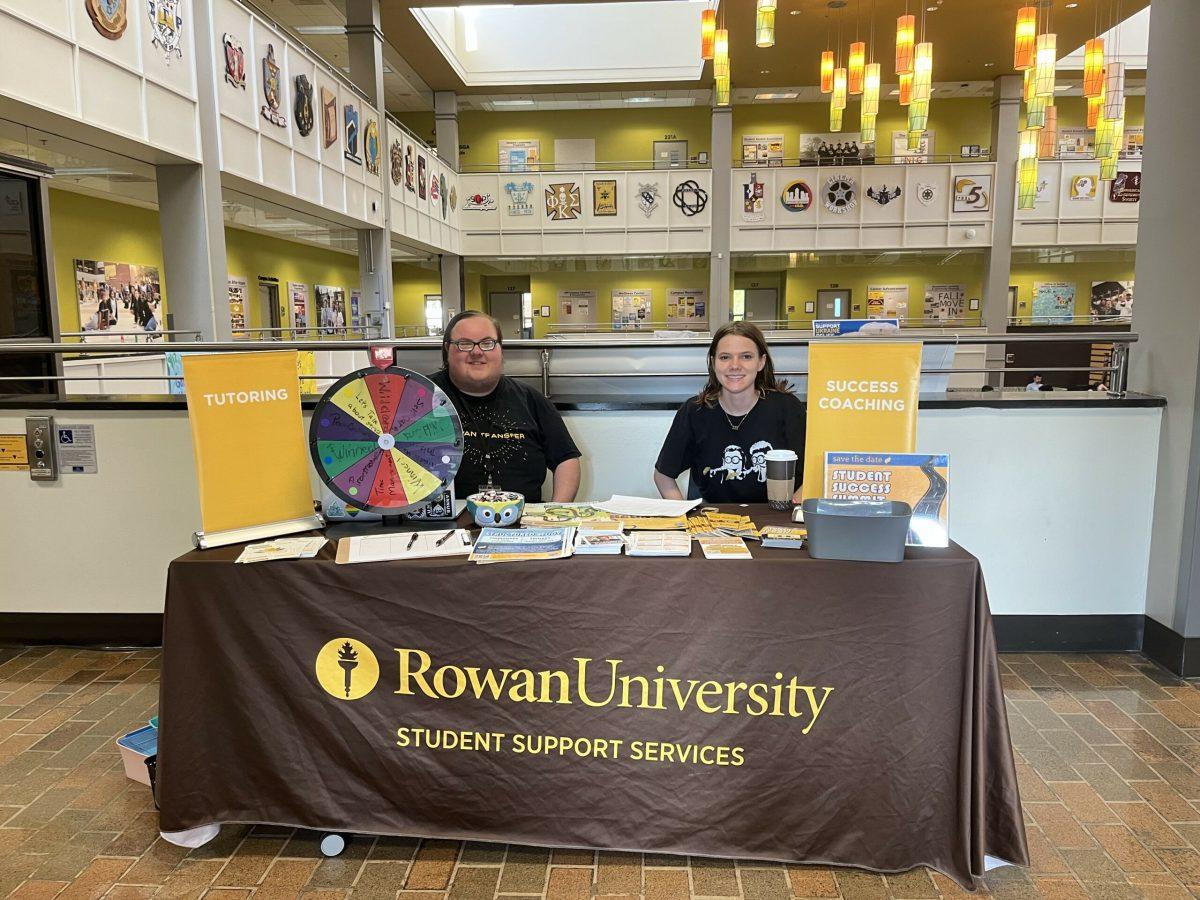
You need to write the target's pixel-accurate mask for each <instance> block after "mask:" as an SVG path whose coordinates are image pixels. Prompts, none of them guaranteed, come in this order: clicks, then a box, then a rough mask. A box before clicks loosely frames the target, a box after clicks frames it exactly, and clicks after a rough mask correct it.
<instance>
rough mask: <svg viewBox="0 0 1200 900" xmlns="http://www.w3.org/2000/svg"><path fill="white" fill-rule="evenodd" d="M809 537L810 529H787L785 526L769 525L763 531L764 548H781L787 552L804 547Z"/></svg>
mask: <svg viewBox="0 0 1200 900" xmlns="http://www.w3.org/2000/svg"><path fill="white" fill-rule="evenodd" d="M806 537H808V529H805V528H786V527H784V526H783V525H768V526H766V527H765V528H763V530H762V545H763V546H764V547H781V548H784V549H787V550H799V549H800V548H801V547H803V546H804V539H805V538H806Z"/></svg>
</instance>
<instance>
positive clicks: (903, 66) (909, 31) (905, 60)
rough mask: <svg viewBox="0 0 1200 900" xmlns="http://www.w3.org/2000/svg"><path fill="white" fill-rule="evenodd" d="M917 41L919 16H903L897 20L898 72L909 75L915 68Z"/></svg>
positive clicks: (898, 73)
mask: <svg viewBox="0 0 1200 900" xmlns="http://www.w3.org/2000/svg"><path fill="white" fill-rule="evenodd" d="M916 41H917V17H916V16H901V17H900V18H898V19H897V20H896V74H897V75H908V74H910V73H911V72H912V70H913V50H914V48H915V47H916Z"/></svg>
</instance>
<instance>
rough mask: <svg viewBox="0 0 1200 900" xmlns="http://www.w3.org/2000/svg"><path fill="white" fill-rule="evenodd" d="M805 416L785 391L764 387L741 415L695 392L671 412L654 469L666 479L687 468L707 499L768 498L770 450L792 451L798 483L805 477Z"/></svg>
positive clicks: (740, 500) (755, 500) (741, 500)
mask: <svg viewBox="0 0 1200 900" xmlns="http://www.w3.org/2000/svg"><path fill="white" fill-rule="evenodd" d="M804 415H805V410H804V404H802V403H801V402H800V401H799V400H798V399H796V396H795V395H794V394H788V393H785V392H783V391H767V395H766V397H764V398H761V399H760V400H759V401H758V402H757V403H756V404H754V408H753V409H751V410H750V412H749V413H748V414H747V415H746V418H745V419H740V417H739V416H726V414H725V410H723V409H722V408H721V405H720V403H716V404H714V405H713V406H711V407H710V406H705V405H704V404H703V403H701V402H700V401H699V400H697V399H696V398H695V397H693V398H692V399H690V400H688V401H686V402H685V403H684V404H683V406H681V407H679V411H678V412H677V413H675V421H673V422H672V423H671V430H670V431H668V432H667V439H666V440H665V441H663V446H662V450H661V451H659V454H658V462H656V463H655V464H654V468H656V469H657V470H658V471H659V472H661V473H662V474H664V475H666V476H667V477H668V478H677V477H679V475H680V473H682V472H683V471H684V470H685V469H687V470H690V471H691V477H692V484H694V485H697V486H699V488H700V495H701V496H702V497H703V498H704V499H705V500H707V501H708V502H710V503H766V502H767V464H766V452H767V451H768V450H794V451H796V455H797V457H799V459H798V460H797V463H796V487H799V486H800V484H801V482H802V480H803V475H804ZM731 419H732V420H733V425H737V426H738V427H737V429H736V430H734V428H733V427H732V426H731V424H730V420H731ZM739 420H740V421H739Z"/></svg>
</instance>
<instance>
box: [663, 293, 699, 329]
mask: <svg viewBox="0 0 1200 900" xmlns="http://www.w3.org/2000/svg"><path fill="white" fill-rule="evenodd" d="M707 322H708V289H707V288H697V289H696V290H690V291H689V290H680V289H673V290H669V291H667V326H668V327H670V328H703V327H704V326H705V324H706V323H707Z"/></svg>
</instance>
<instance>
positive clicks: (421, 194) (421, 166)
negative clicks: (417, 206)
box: [417, 154, 425, 200]
mask: <svg viewBox="0 0 1200 900" xmlns="http://www.w3.org/2000/svg"><path fill="white" fill-rule="evenodd" d="M417 197H418V198H419V199H421V200H424V199H425V157H424V156H421V155H420V154H417Z"/></svg>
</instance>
